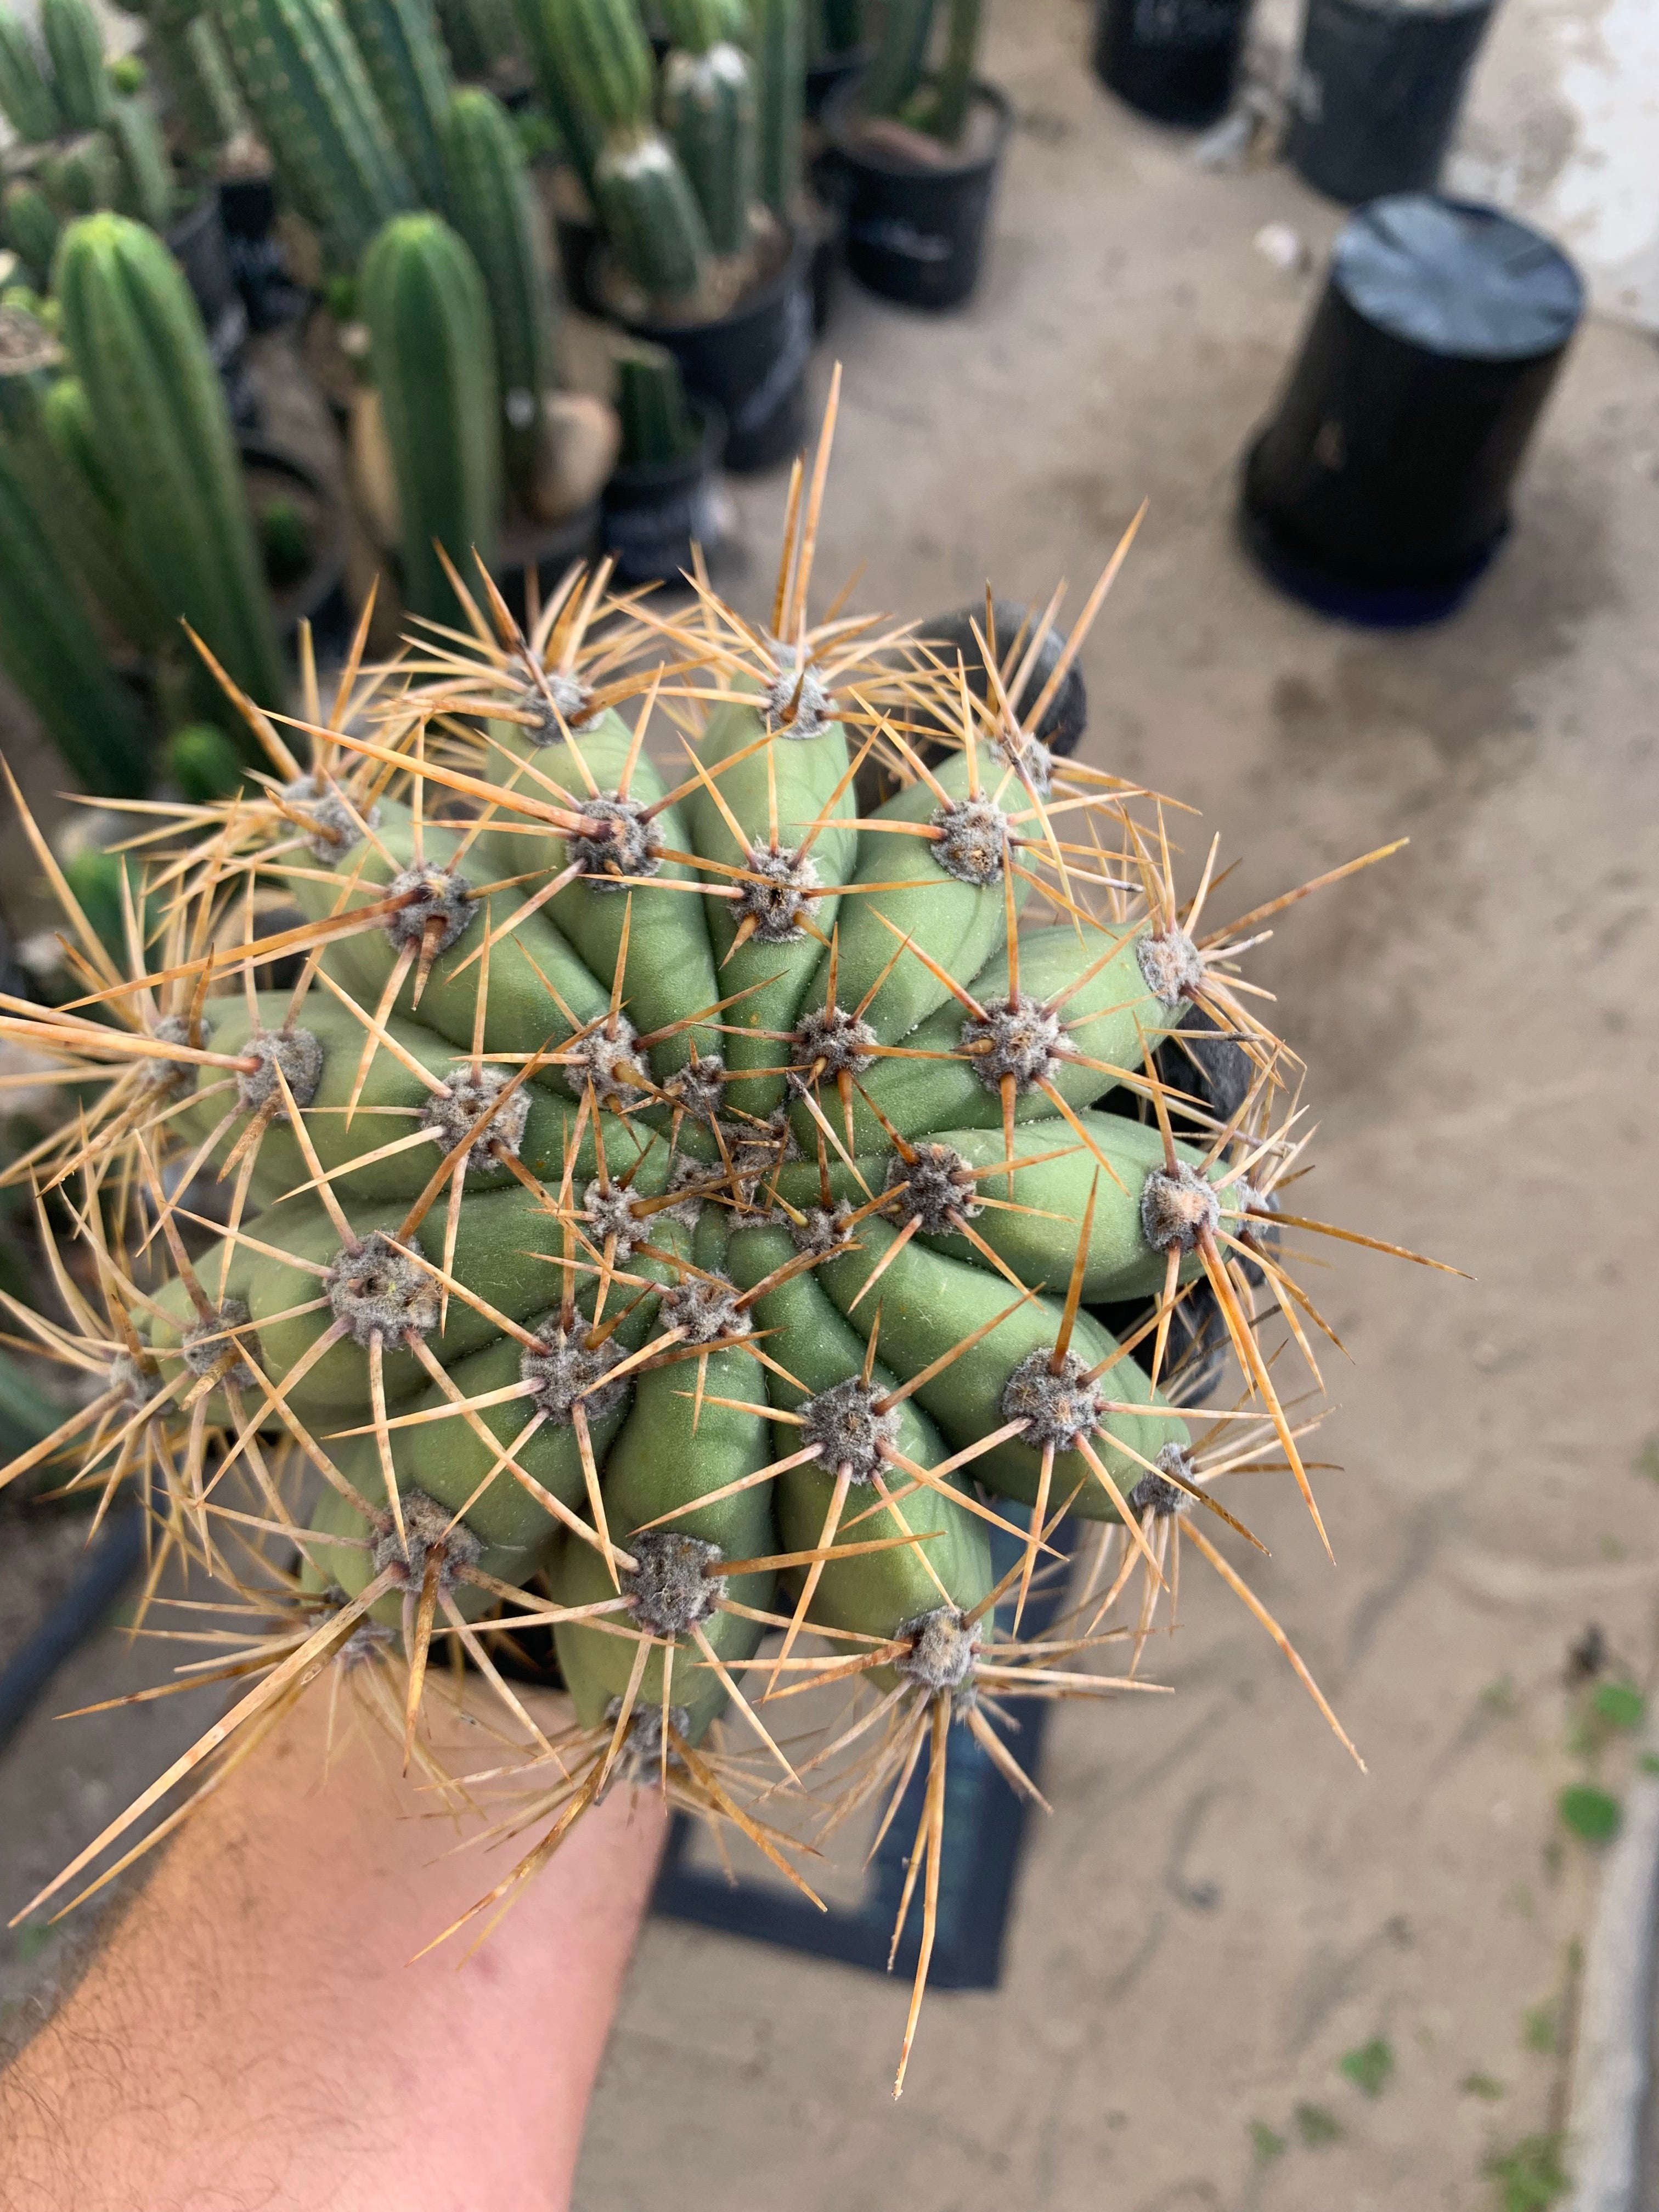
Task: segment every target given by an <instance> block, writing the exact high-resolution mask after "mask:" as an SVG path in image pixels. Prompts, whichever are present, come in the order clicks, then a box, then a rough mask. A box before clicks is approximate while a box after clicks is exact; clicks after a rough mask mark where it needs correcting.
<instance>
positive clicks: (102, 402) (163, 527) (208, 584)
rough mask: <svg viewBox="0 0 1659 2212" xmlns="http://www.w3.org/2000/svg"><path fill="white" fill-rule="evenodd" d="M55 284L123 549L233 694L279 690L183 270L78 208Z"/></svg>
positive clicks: (267, 618)
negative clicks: (202, 645)
mask: <svg viewBox="0 0 1659 2212" xmlns="http://www.w3.org/2000/svg"><path fill="white" fill-rule="evenodd" d="M55 289H56V290H57V293H58V298H59V300H60V301H62V304H63V312H64V336H65V337H66V339H67V341H68V344H69V349H70V355H71V357H72V358H73V360H74V362H75V366H76V370H77V372H78V374H79V375H80V377H81V379H82V382H83V383H84V385H85V386H86V391H87V397H88V402H89V404H90V408H91V413H92V419H93V422H94V428H95V434H96V438H97V443H98V447H99V449H100V452H101V453H102V454H103V455H104V457H105V459H106V465H107V466H108V469H109V472H110V475H111V477H112V480H113V482H114V483H115V485H116V487H117V489H118V496H119V497H120V499H121V501H122V502H123V507H124V512H125V520H126V526H127V530H128V532H129V536H130V542H131V547H132V551H133V554H134V557H135V558H136V559H137V562H138V564H139V566H140V567H141V568H142V569H143V572H144V574H145V576H146V577H147V579H148V580H149V583H150V585H151V586H153V588H154V590H155V595H156V597H157V598H158V599H160V600H161V604H162V606H163V608H164V610H165V611H166V612H167V614H168V615H169V616H172V617H184V618H185V620H186V621H188V622H189V623H191V626H192V627H193V628H194V629H196V631H197V633H198V635H200V636H201V637H202V638H203V639H204V641H205V642H206V643H207V645H208V646H209V647H210V649H211V650H212V652H213V653H215V654H216V655H217V657H218V659H220V661H221V662H222V664H223V665H224V666H225V667H226V668H227V669H228V671H229V672H230V674H231V675H232V676H233V677H234V678H235V680H236V682H237V683H239V684H240V685H241V686H242V687H243V689H244V690H246V691H247V692H249V693H250V694H251V695H252V696H253V697H255V698H258V699H273V700H276V699H281V698H282V697H283V696H284V695H285V693H286V690H287V672H286V670H285V668H284V665H283V654H282V652H281V649H280V647H279V646H278V644H277V641H276V629H275V626H274V623H273V622H272V619H271V612H270V599H269V597H268V595H267V593H266V590H265V585H264V577H263V575H262V574H260V569H259V559H258V551H257V550H256V548H255V544H254V538H253V531H252V524H251V522H250V520H249V517H248V511H247V504H246V498H245V495H244V492H243V486H242V475H241V470H240V466H239V465H238V461H237V454H236V445H235V441H234V437H233V435H232V432H231V427H230V416H229V413H228V410H227V408H226V405H225V395H224V390H223V387H222V385H221V384H220V381H219V377H218V374H217V372H216V369H215V368H214V366H213V357H212V356H211V355H210V352H209V350H208V343H207V338H206V337H205V335H204V331H203V329H202V321H201V317H200V315H199V314H198V313H197V307H196V303H195V301H193V300H192V299H191V295H190V289H189V287H188V286H187V285H186V283H185V279H184V275H183V272H182V271H181V270H180V269H179V264H177V262H175V261H174V260H173V257H172V255H171V254H170V253H169V252H167V248H166V246H163V245H162V243H161V240H160V239H159V238H157V237H156V235H155V233H154V232H153V231H150V230H146V229H145V228H143V225H142V224H140V223H136V222H130V221H129V220H128V219H127V218H126V217H125V216H118V215H97V216H88V218H87V219H86V220H85V221H84V222H76V223H74V224H72V225H71V226H70V228H69V229H68V230H67V231H66V232H65V233H64V240H63V243H62V245H61V246H59V248H58V266H57V270H56V278H55ZM249 742H250V747H251V745H252V740H251V739H250V741H249Z"/></svg>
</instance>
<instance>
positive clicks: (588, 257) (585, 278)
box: [553, 215, 610, 322]
mask: <svg viewBox="0 0 1659 2212" xmlns="http://www.w3.org/2000/svg"><path fill="white" fill-rule="evenodd" d="M553 229H554V234H555V236H556V239H557V240H558V246H559V273H560V275H561V276H562V277H563V279H564V295H565V297H566V299H567V300H568V301H569V302H570V304H571V306H572V307H580V310H581V312H582V313H583V314H585V315H592V316H594V317H595V318H596V319H598V320H599V321H600V322H603V321H604V320H605V318H606V316H607V315H608V314H609V313H610V310H609V309H608V308H607V307H606V306H605V302H604V301H602V300H601V299H600V298H599V295H598V293H597V292H596V291H595V290H594V289H593V275H594V270H595V269H596V267H597V265H598V262H599V225H598V223H596V222H594V220H593V218H592V216H577V215H559V216H556V217H555V218H554V223H553Z"/></svg>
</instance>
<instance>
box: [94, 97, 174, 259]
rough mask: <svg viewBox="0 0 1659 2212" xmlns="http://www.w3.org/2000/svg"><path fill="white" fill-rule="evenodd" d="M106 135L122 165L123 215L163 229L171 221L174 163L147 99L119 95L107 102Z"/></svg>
mask: <svg viewBox="0 0 1659 2212" xmlns="http://www.w3.org/2000/svg"><path fill="white" fill-rule="evenodd" d="M109 135H110V137H111V139H112V142H113V144H114V147H115V150H116V154H117V156H118V160H119V161H120V167H121V185H120V191H119V194H118V205H119V207H120V210H121V212H122V214H123V215H130V216H135V217H136V218H137V221H138V222H147V223H148V224H149V227H150V228H151V229H152V230H160V231H165V230H166V229H167V225H168V224H169V223H170V222H172V220H173V198H174V193H173V164H172V163H171V161H168V159H167V144H166V142H165V141H164V139H163V138H162V137H161V126H160V125H159V124H158V123H157V122H156V120H155V111H154V109H153V108H152V107H151V106H150V105H149V101H148V100H144V99H143V98H142V97H139V96H136V95H128V94H118V95H117V96H116V97H115V98H114V99H113V100H111V102H110V113H109Z"/></svg>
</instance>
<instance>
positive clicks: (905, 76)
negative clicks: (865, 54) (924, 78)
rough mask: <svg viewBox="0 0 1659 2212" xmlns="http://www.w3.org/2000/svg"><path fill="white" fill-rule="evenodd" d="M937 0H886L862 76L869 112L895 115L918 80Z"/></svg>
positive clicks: (864, 95)
mask: <svg viewBox="0 0 1659 2212" xmlns="http://www.w3.org/2000/svg"><path fill="white" fill-rule="evenodd" d="M935 4H936V0H887V9H886V14H885V16H884V20H883V23H882V33H881V42H880V44H879V45H878V46H877V48H876V52H875V57H874V58H873V60H872V62H871V64H870V67H869V70H868V71H867V72H866V76H865V79H864V91H863V98H864V106H865V108H866V112H868V113H870V114H872V115H896V113H897V112H898V111H899V109H900V108H901V107H902V106H903V105H904V103H905V101H906V100H908V99H909V98H910V96H911V94H913V93H914V92H915V89H916V87H917V86H918V85H919V84H920V83H921V73H922V71H923V70H924V69H925V68H926V67H927V34H928V33H929V32H930V31H931V30H932V29H933V9H934V6H935Z"/></svg>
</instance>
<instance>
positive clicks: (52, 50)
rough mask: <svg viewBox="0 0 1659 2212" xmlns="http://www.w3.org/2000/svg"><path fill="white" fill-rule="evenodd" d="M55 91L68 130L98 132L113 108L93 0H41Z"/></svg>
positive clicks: (42, 28)
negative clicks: (110, 105)
mask: <svg viewBox="0 0 1659 2212" xmlns="http://www.w3.org/2000/svg"><path fill="white" fill-rule="evenodd" d="M40 32H41V35H42V37H43V38H44V39H45V40H46V52H47V53H48V54H49V55H50V56H51V57H52V91H53V94H55V96H56V99H57V102H58V113H59V116H60V118H61V122H60V126H59V127H60V128H61V129H63V130H65V131H95V130H96V129H97V128H98V126H99V125H100V123H102V122H103V121H104V120H105V118H106V116H107V115H108V113H109V102H110V90H109V85H108V82H107V81H106V77H105V76H104V37H103V33H102V32H101V31H100V29H99V27H98V18H97V16H96V15H94V12H93V9H92V6H91V0H40Z"/></svg>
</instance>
